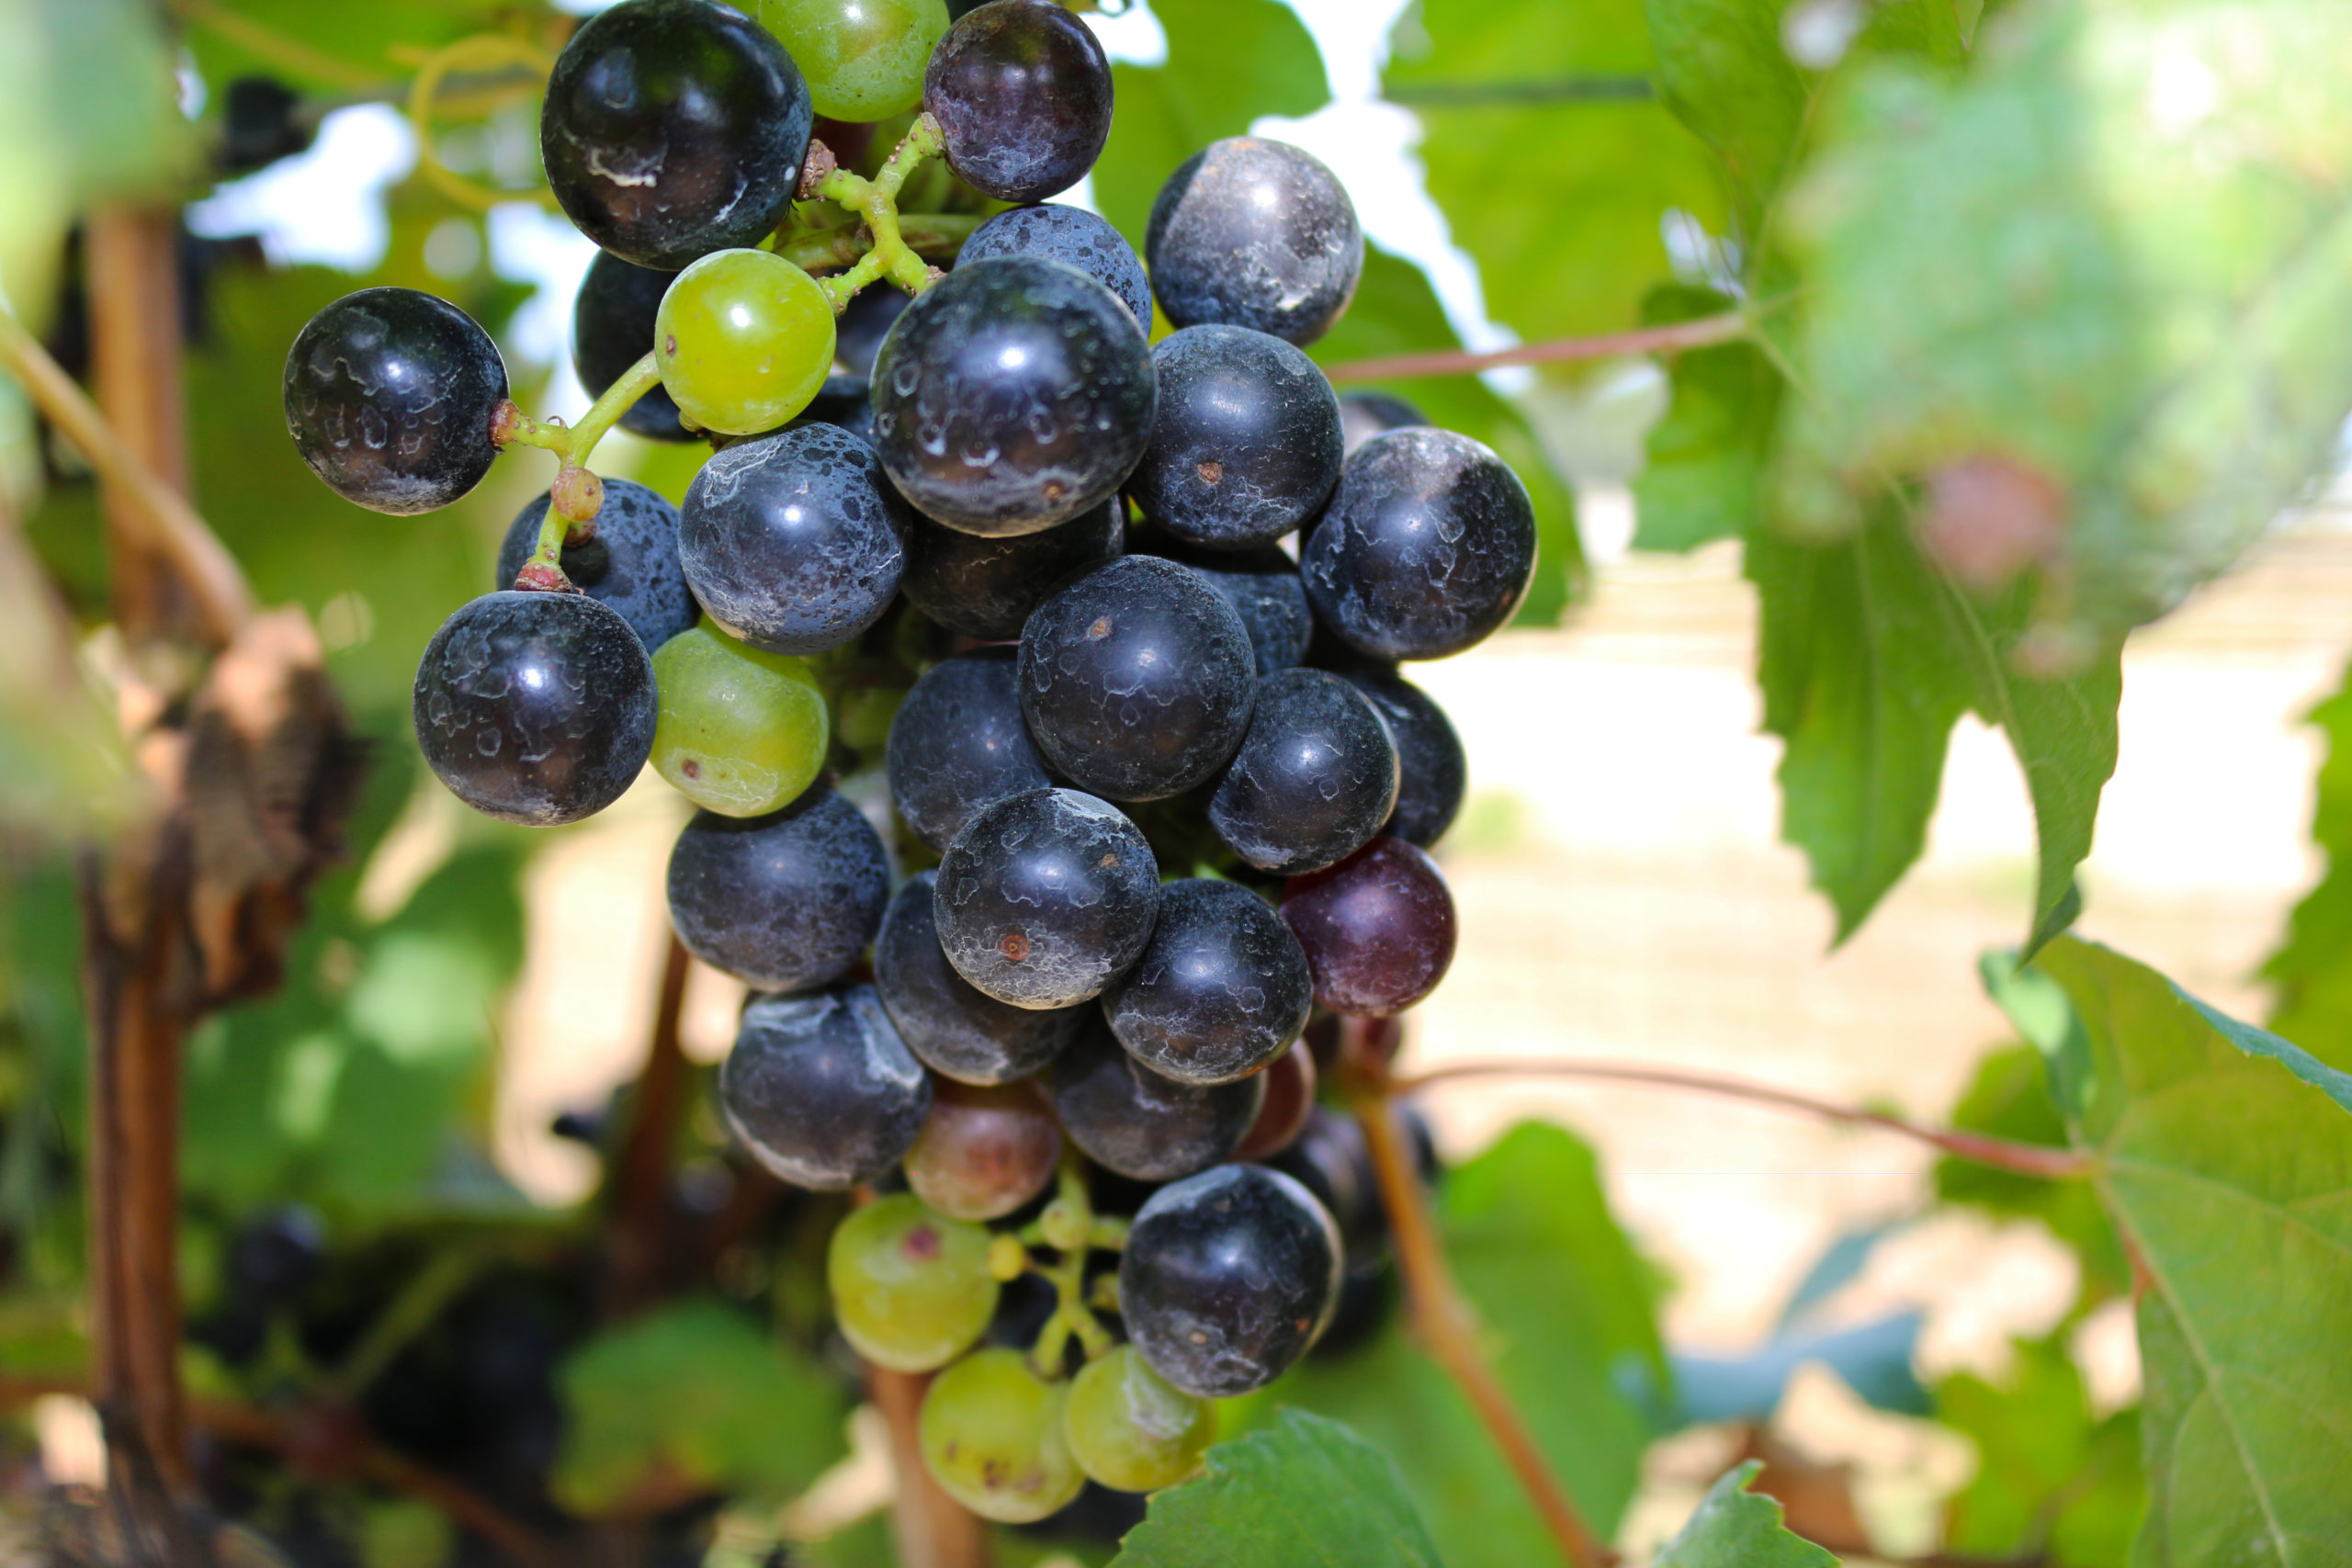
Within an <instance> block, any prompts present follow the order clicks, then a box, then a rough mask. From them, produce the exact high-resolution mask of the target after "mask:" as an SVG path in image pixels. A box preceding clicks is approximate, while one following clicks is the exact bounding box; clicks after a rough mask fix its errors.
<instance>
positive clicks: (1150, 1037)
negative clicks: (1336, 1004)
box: [1103, 876, 1315, 1084]
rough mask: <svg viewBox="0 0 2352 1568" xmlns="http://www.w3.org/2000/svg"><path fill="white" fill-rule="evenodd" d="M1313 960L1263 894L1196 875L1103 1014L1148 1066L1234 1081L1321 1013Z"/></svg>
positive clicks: (1162, 906)
mask: <svg viewBox="0 0 2352 1568" xmlns="http://www.w3.org/2000/svg"><path fill="white" fill-rule="evenodd" d="M1314 985H1315V982H1314V977H1313V976H1311V975H1309V974H1308V973H1307V968H1306V953H1302V952H1300V951H1299V947H1298V939H1297V938H1295V937H1294V936H1292V935H1291V934H1290V931H1289V928H1287V927H1285V926H1284V925H1283V922H1282V919H1281V917H1280V916H1278V915H1276V914H1275V913H1274V911H1273V908H1272V906H1271V905H1269V904H1268V903H1267V902H1266V901H1265V900H1264V899H1263V898H1261V897H1258V896H1257V895H1256V894H1255V893H1252V892H1250V889H1248V888H1247V887H1244V886H1241V885H1240V884H1239V883H1238V882H1220V881H1218V880H1216V878H1214V877H1205V876H1191V877H1183V878H1181V879H1179V880H1177V881H1174V882H1170V883H1169V884H1167V885H1166V886H1163V887H1161V888H1160V890H1159V919H1158V920H1157V921H1156V922H1154V924H1153V926H1152V928H1151V940H1150V941H1149V942H1147V943H1145V944H1144V950H1143V956H1142V957H1140V958H1138V959H1136V963H1135V967H1134V968H1132V969H1130V970H1128V971H1127V972H1126V973H1125V975H1123V976H1120V977H1119V978H1117V979H1116V980H1114V981H1112V982H1111V984H1110V986H1109V987H1107V988H1106V989H1105V990H1104V991H1103V1017H1105V1018H1107V1019H1108V1020H1110V1022H1111V1032H1112V1033H1114V1034H1115V1035H1117V1036H1118V1039H1119V1043H1120V1044H1122V1045H1124V1046H1125V1047H1126V1048H1127V1051H1128V1053H1129V1054H1130V1055H1133V1056H1134V1057H1135V1058H1136V1060H1137V1061H1139V1062H1141V1063H1142V1064H1143V1065H1144V1066H1147V1067H1149V1068H1151V1069H1152V1070H1153V1071H1154V1072H1156V1073H1158V1074H1159V1075H1160V1076H1161V1077H1169V1078H1174V1079H1175V1080H1177V1081H1178V1082H1180V1083H1190V1084H1218V1083H1231V1082H1233V1081H1234V1080H1235V1079H1237V1078H1245V1077H1249V1076H1250V1074H1252V1073H1254V1072H1256V1071H1258V1070H1259V1069H1260V1068H1261V1067H1263V1066H1266V1064H1268V1063H1269V1062H1272V1060H1274V1058H1276V1057H1277V1056H1280V1055H1282V1054H1283V1051H1285V1050H1287V1049H1288V1048H1289V1046H1290V1043H1291V1042H1293V1041H1295V1040H1296V1039H1297V1038H1298V1033H1299V1031H1300V1030H1302V1029H1305V1028H1306V1015H1307V1013H1308V1012H1309V1011H1310V1010H1312V1009H1313V1007H1314V996H1313V991H1314Z"/></svg>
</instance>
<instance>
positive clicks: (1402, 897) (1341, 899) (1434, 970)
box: [1282, 838, 1455, 1018]
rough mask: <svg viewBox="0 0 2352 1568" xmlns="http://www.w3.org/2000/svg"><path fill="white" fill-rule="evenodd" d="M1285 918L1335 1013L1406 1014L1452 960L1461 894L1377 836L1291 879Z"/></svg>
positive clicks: (1412, 851) (1427, 864) (1402, 847)
mask: <svg viewBox="0 0 2352 1568" xmlns="http://www.w3.org/2000/svg"><path fill="white" fill-rule="evenodd" d="M1282 917H1283V923H1285V924H1286V925H1288V926H1289V927H1290V929H1291V934H1292V935H1293V936H1295V937H1296V938H1298V944H1299V946H1301V947H1303V948H1305V949H1306V966H1307V968H1308V969H1310V970H1311V971H1313V972H1314V975H1315V999H1316V1000H1317V1001H1318V1002H1320V1003H1321V1004H1322V1005H1323V1006H1325V1007H1327V1008H1329V1009H1330V1010H1332V1011H1333V1012H1344V1013H1356V1014H1361V1015H1364V1016H1368V1017H1373V1018H1380V1017H1385V1015H1387V1014H1389V1013H1394V1012H1402V1011H1404V1010H1406V1009H1407V1008H1408V1007H1411V1006H1412V1005H1413V1004H1414V1003H1415V1002H1418V1001H1419V1000H1420V999H1421V998H1423V997H1426V996H1428V995H1429V994H1430V992H1431V991H1433V990H1435V989H1437V983H1438V982H1439V981H1440V980H1442V979H1444V978H1445V971H1446V968H1447V966H1448V965H1450V964H1452V963H1453V942H1454V936H1455V923H1454V915H1453V894H1451V893H1449V892H1448V891H1446V886H1445V878H1444V876H1443V875H1442V874H1440V873H1439V871H1438V869H1437V863H1436V862H1434V861H1432V860H1430V857H1429V856H1428V855H1426V854H1424V853H1422V852H1420V851H1419V849H1417V848H1415V847H1414V846H1413V845H1411V844H1408V843H1407V842H1406V841H1405V840H1402V839H1390V838H1379V839H1374V840H1373V841H1372V842H1370V843H1369V844H1366V845H1365V846H1364V847H1363V849H1361V850H1358V851H1357V852H1355V853H1354V854H1352V855H1350V856H1349V857H1348V858H1347V859H1346V860H1343V861H1341V862H1340V863H1339V864H1337V865H1335V866H1332V867H1330V868H1329V869H1328V870H1325V871H1318V872H1315V873H1313V874H1310V875H1306V876H1295V877H1293V878H1291V880H1290V883H1289V886H1286V887H1284V888H1283V902H1282Z"/></svg>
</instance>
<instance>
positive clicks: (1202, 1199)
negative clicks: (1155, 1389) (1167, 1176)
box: [1119, 1165, 1340, 1399]
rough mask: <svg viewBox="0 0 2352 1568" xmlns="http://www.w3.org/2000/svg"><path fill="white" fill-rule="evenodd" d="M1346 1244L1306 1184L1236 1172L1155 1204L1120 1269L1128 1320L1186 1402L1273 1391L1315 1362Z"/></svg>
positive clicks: (1224, 1171) (1216, 1175) (1186, 1186)
mask: <svg viewBox="0 0 2352 1568" xmlns="http://www.w3.org/2000/svg"><path fill="white" fill-rule="evenodd" d="M1339 1294H1340V1233H1339V1231H1338V1229H1337V1227H1335V1226H1334V1225H1333V1224H1332V1223H1331V1216H1330V1215H1329V1214H1328V1213H1324V1212H1323V1205H1322V1204H1320V1203H1318V1202H1317V1201H1315V1199H1314V1196H1313V1195H1312V1194H1310V1193H1309V1192H1308V1191H1307V1190H1306V1189H1305V1188H1303V1187H1301V1186H1300V1185H1299V1184H1298V1183H1297V1182H1295V1181H1293V1180H1292V1179H1290V1178H1289V1177H1287V1176H1283V1175H1282V1174H1281V1173H1279V1172H1277V1171H1272V1170H1269V1169H1267V1168H1265V1167H1264V1166H1262V1165H1227V1166H1219V1167H1217V1168H1216V1169H1214V1170H1204V1171H1203V1172H1202V1173H1201V1174H1200V1175H1198V1176H1195V1177H1192V1178H1189V1179H1185V1180H1183V1181H1178V1182H1174V1183H1171V1184H1170V1185H1169V1186H1167V1187H1163V1188H1161V1189H1160V1190H1159V1191H1158V1192H1155V1193H1154V1194H1152V1197H1151V1201H1149V1202H1148V1203H1146V1204H1145V1205H1144V1206H1143V1208H1142V1209H1141V1211H1139V1212H1138V1213H1136V1218H1135V1225H1134V1228H1133V1229H1131V1230H1130V1231H1129V1232H1128V1233H1127V1245H1126V1249H1125V1251H1124V1252H1123V1253H1122V1254H1121V1255H1120V1258H1119V1313H1120V1315H1121V1316H1122V1318H1124V1319H1125V1323H1126V1328H1127V1337H1129V1338H1130V1339H1132V1340H1134V1341H1135V1347H1136V1350H1138V1351H1139V1352H1141V1353H1142V1356H1143V1359H1145V1360H1147V1361H1148V1362H1150V1363H1151V1366H1152V1370H1153V1371H1157V1372H1158V1373H1159V1375H1160V1376H1161V1377H1164V1378H1166V1379H1167V1380H1168V1381H1169V1382H1172V1383H1174V1384H1175V1385H1176V1386H1177V1387H1178V1388H1181V1389H1182V1390H1184V1391H1185V1392H1186V1393H1194V1394H1198V1395H1200V1396H1201V1397H1202V1398H1204V1399H1224V1398H1229V1397H1231V1396H1232V1395H1234V1394H1238V1393H1249V1392H1250V1390H1251V1389H1254V1388H1263V1387H1265V1386H1266V1384H1268V1383H1270V1382H1273V1381H1274V1380H1275V1379H1276V1378H1278V1377H1280V1376H1282V1375H1283V1372H1285V1371H1289V1370H1290V1367H1291V1364H1292V1363H1293V1362H1295V1361H1296V1360H1297V1359H1299V1357H1301V1356H1303V1355H1305V1354H1306V1350H1307V1348H1308V1347H1309V1346H1311V1345H1313V1344H1314V1343H1315V1340H1316V1337H1317V1335H1319V1334H1321V1333H1322V1332H1323V1328H1324V1325H1326V1324H1328V1323H1329V1321H1330V1316H1331V1309H1332V1308H1333V1306H1334V1305H1336V1304H1337V1303H1338V1300H1339Z"/></svg>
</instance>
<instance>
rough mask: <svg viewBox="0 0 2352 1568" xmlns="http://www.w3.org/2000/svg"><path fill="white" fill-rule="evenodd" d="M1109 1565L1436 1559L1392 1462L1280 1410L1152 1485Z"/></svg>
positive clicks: (1416, 1565) (1364, 1563)
mask: <svg viewBox="0 0 2352 1568" xmlns="http://www.w3.org/2000/svg"><path fill="white" fill-rule="evenodd" d="M1111 1561H1112V1564H1113V1568H1227V1565H1228V1564H1231V1563H1237V1562H1264V1563H1275V1562H1301V1563H1304V1562H1330V1563H1341V1562H1344V1563H1346V1564H1347V1565H1348V1568H1438V1563H1439V1558H1438V1554H1437V1549H1436V1547H1435V1546H1433V1545H1432V1544H1431V1543H1430V1534H1429V1531H1428V1529H1425V1528H1424V1527H1423V1526H1422V1524H1421V1520H1420V1516H1419V1515H1418V1514H1416V1513H1415V1512H1414V1511H1413V1503H1412V1499H1411V1498H1410V1497H1409V1496H1408V1495H1407V1493H1406V1491H1405V1487H1404V1483H1403V1480H1402V1478H1401V1477H1400V1476H1398V1474H1397V1465H1396V1462H1395V1461H1392V1460H1391V1459H1389V1457H1388V1456H1387V1455H1386V1454H1384V1453H1382V1452H1381V1451H1380V1450H1378V1449H1376V1448H1374V1447H1373V1446H1372V1445H1371V1444H1370V1443H1367V1442H1365V1441H1364V1440H1363V1438H1359V1437H1357V1436H1356V1435H1355V1434H1354V1433H1353V1432H1351V1431H1349V1430H1348V1429H1347V1428H1346V1427H1343V1426H1341V1425H1340V1423H1339V1422H1337V1421H1330V1420H1326V1419H1325V1418H1324V1417H1322V1416H1311V1415H1309V1414H1307V1413H1306V1411H1304V1410H1285V1411H1283V1413H1282V1416H1281V1417H1280V1419H1278V1420H1277V1421H1275V1423H1274V1424H1273V1425H1272V1427H1268V1428H1266V1429H1265V1430H1263V1431H1258V1432H1252V1433H1251V1434H1250V1435H1249V1436H1248V1437H1246V1438H1239V1439H1238V1440H1236V1441H1233V1442H1227V1443H1219V1444H1218V1445H1217V1446H1216V1447H1215V1448H1213V1449H1211V1450H1209V1452H1208V1473H1207V1474H1206V1475H1204V1476H1203V1477H1201V1478H1200V1479H1199V1480H1197V1481H1188V1482H1186V1483H1183V1484H1182V1485H1181V1486H1171V1487H1170V1488H1169V1489H1168V1490H1167V1491H1165V1492H1160V1493H1156V1494H1154V1495H1153V1496H1152V1499H1151V1510H1150V1512H1149V1513H1148V1514H1147V1515H1146V1516H1145V1517H1144V1521H1143V1523H1141V1524H1139V1525H1137V1526H1136V1528H1135V1529H1132V1530H1130V1531H1129V1532H1128V1533H1127V1539H1126V1541H1125V1545H1124V1546H1123V1548H1122V1549H1121V1551H1120V1552H1119V1555H1118V1556H1116V1557H1114V1558H1113V1559H1112V1560H1111Z"/></svg>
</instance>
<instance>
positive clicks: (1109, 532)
mask: <svg viewBox="0 0 2352 1568" xmlns="http://www.w3.org/2000/svg"><path fill="white" fill-rule="evenodd" d="M1126 532H1127V530H1126V506H1125V502H1121V501H1120V500H1119V498H1118V497H1117V496H1115V495H1114V496H1113V497H1112V498H1111V499H1110V500H1108V501H1106V502H1103V504H1102V505H1100V506H1098V507H1096V508H1095V509H1094V510H1093V511H1091V512H1082V513H1079V514H1078V515H1077V516H1075V517H1073V518H1071V519H1070V520H1069V522H1067V523H1057V524H1055V525H1053V526H1052V527H1050V528H1046V529H1044V530H1042V531H1040V532H1038V533H1035V534H1016V535H1014V536H1011V537H1009V538H999V539H991V538H987V537H985V536H981V535H978V534H967V533H965V532H964V531H963V530H961V529H959V528H949V527H944V526H943V525H940V524H937V523H933V521H932V520H931V519H930V518H928V517H923V516H917V517H916V519H915V522H914V525H913V527H911V528H910V529H909V530H908V533H907V571H906V575H905V576H904V577H902V578H900V579H899V589H900V590H901V591H902V592H904V593H905V594H906V596H907V603H909V604H912V605H913V606H914V607H915V608H916V609H918V610H920V611H922V613H923V615H926V616H928V617H929V618H930V619H932V620H933V621H936V622H937V623H938V624H939V625H941V626H945V627H946V628H947V629H948V630H949V631H953V632H962V633H963V634H964V635H965V636H966V637H979V638H982V639H983V640H985V641H989V642H1010V641H1012V639H1013V638H1014V637H1019V636H1020V635H1021V628H1022V627H1023V626H1026V625H1028V624H1029V613H1030V612H1031V611H1032V610H1035V608H1036V607H1037V606H1038V605H1039V604H1043V603H1044V602H1045V598H1046V594H1048V593H1051V592H1053V591H1054V590H1055V589H1057V588H1058V587H1060V586H1061V585H1062V583H1063V582H1064V581H1067V580H1068V579H1069V578H1070V577H1073V576H1075V575H1076V574H1077V573H1079V572H1081V571H1084V570H1087V569H1088V568H1089V567H1094V566H1100V565H1102V564H1103V562H1104V561H1106V560H1113V559H1115V558H1117V557H1118V554H1119V552H1120V550H1121V549H1122V548H1123V547H1125V540H1126ZM1291 575H1292V577H1293V579H1294V580H1295V578H1296V577H1297V575H1298V574H1297V571H1296V570H1295V569H1294V570H1293V571H1292V573H1291ZM1298 607H1299V613H1300V614H1301V615H1305V614H1306V590H1305V589H1303V588H1302V589H1301V590H1300V591H1299V597H1298Z"/></svg>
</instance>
